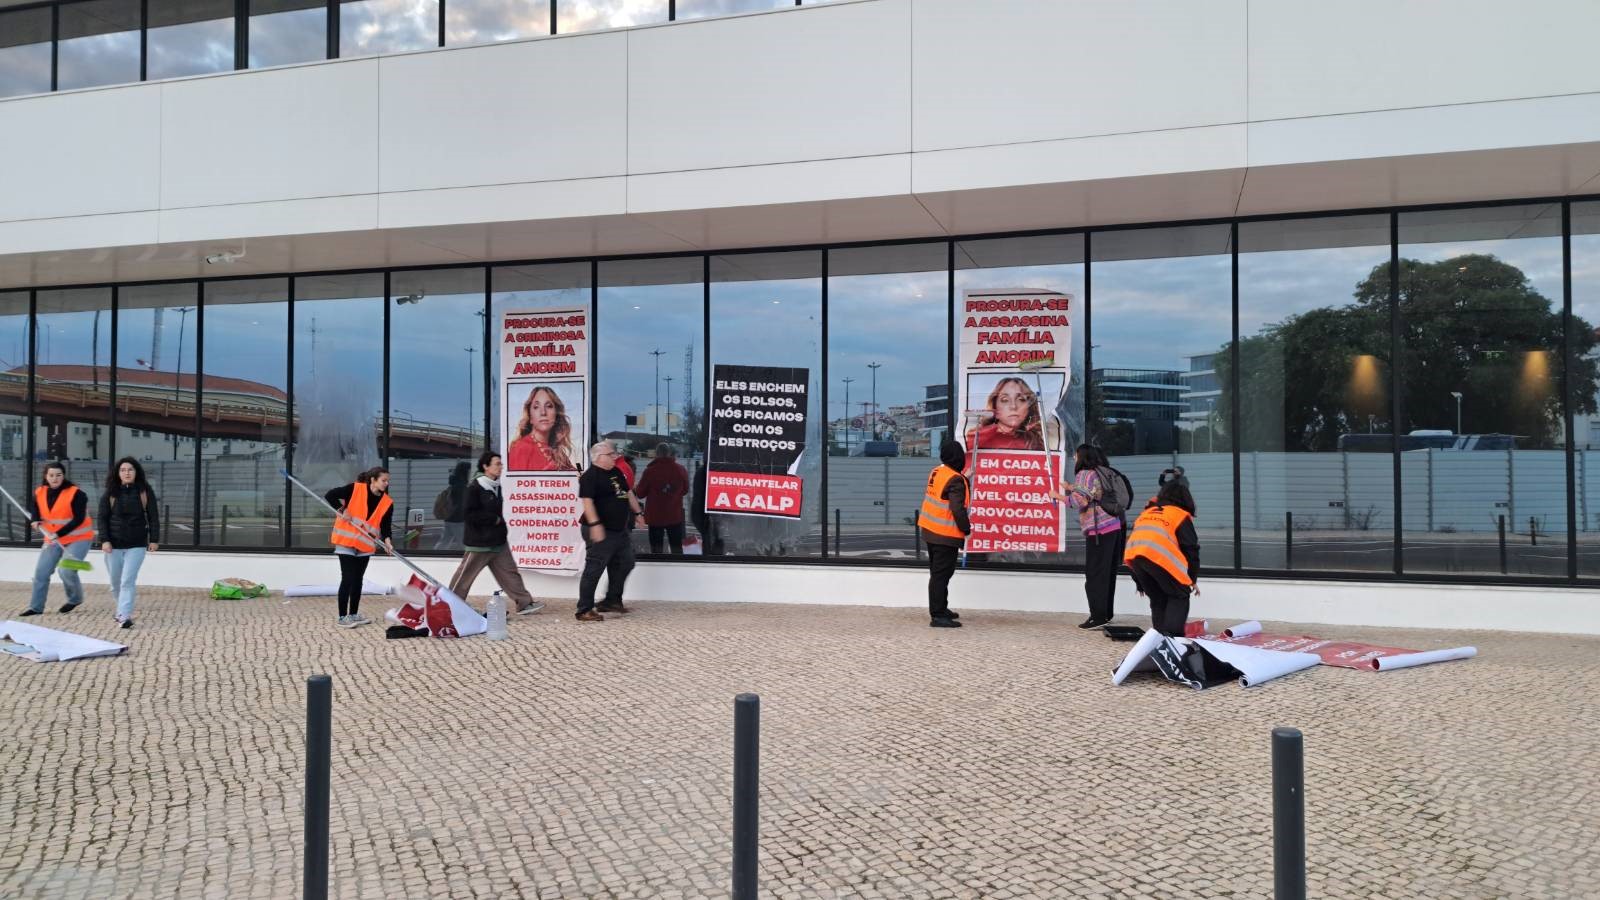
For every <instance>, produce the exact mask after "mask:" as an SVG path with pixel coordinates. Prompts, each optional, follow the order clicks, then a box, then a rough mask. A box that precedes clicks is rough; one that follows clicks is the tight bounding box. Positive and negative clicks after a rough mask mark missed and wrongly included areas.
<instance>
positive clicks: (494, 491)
mask: <svg viewBox="0 0 1600 900" xmlns="http://www.w3.org/2000/svg"><path fill="white" fill-rule="evenodd" d="M504 468H505V466H504V464H503V463H502V461H501V459H500V454H498V453H496V452H494V451H493V450H485V451H483V455H481V456H479V457H478V477H477V478H475V479H473V480H472V481H471V482H469V483H468V484H467V486H466V489H465V492H464V493H463V495H462V505H461V506H462V511H463V512H462V515H463V519H462V524H463V529H464V530H463V533H462V543H463V544H465V548H466V551H467V552H466V555H464V556H462V557H461V565H459V566H457V567H456V574H455V575H453V576H451V578H450V593H452V594H455V595H456V596H457V597H460V598H461V599H463V600H465V599H467V592H468V591H470V590H472V583H473V582H474V581H477V580H478V575H479V574H480V573H481V572H483V570H484V568H485V567H487V568H488V569H489V573H490V574H491V575H493V576H494V580H495V583H496V584H498V585H500V590H502V591H505V593H506V596H508V597H510V598H511V599H512V601H513V602H514V603H516V605H517V615H519V616H528V615H532V614H534V613H536V612H538V611H539V610H541V609H544V604H543V603H540V602H539V601H537V600H535V599H533V596H532V595H531V594H529V593H528V589H527V588H526V587H525V586H524V585H523V584H522V573H521V572H518V571H517V558H516V557H515V556H512V555H511V548H510V546H509V539H508V531H507V529H506V520H505V516H504V515H503V514H502V513H503V510H502V508H501V496H500V472H501V471H502V470H503V469H504Z"/></svg>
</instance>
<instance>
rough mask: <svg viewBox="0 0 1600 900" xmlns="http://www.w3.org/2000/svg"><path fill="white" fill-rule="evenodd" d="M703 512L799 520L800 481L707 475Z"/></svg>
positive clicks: (790, 477)
mask: <svg viewBox="0 0 1600 900" xmlns="http://www.w3.org/2000/svg"><path fill="white" fill-rule="evenodd" d="M706 511H707V512H720V513H746V514H751V515H763V516H782V517H784V518H789V519H798V518H800V478H799V477H798V476H795V475H761V474H756V473H751V472H718V471H716V470H715V469H712V470H711V471H709V472H708V473H707V474H706Z"/></svg>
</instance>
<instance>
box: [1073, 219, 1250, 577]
mask: <svg viewBox="0 0 1600 900" xmlns="http://www.w3.org/2000/svg"><path fill="white" fill-rule="evenodd" d="M1228 233H1229V229H1228V226H1226V225H1204V226H1193V227H1187V228H1155V229H1138V230H1130V231H1111V232H1097V233H1096V234H1095V235H1094V237H1093V241H1092V246H1093V248H1094V251H1093V252H1094V282H1093V285H1094V297H1093V298H1092V302H1093V303H1094V315H1093V323H1092V327H1093V336H1092V337H1093V341H1094V370H1093V371H1092V372H1090V374H1089V381H1090V386H1089V434H1090V438H1091V440H1092V441H1093V442H1094V443H1097V444H1099V445H1100V446H1101V447H1102V448H1104V449H1105V451H1106V453H1107V454H1108V455H1110V456H1111V458H1112V459H1113V460H1119V462H1118V463H1117V468H1118V469H1120V470H1121V471H1122V472H1123V473H1124V474H1126V475H1127V476H1128V480H1129V481H1131V482H1132V483H1133V493H1134V500H1135V504H1134V505H1135V507H1136V508H1137V507H1139V506H1142V501H1143V500H1144V499H1146V498H1148V497H1150V496H1151V495H1153V494H1154V493H1155V491H1156V488H1157V481H1158V477H1159V475H1160V473H1161V470H1162V469H1165V468H1168V467H1170V466H1175V465H1176V466H1183V467H1184V470H1185V472H1186V474H1187V476H1188V478H1189V483H1190V487H1191V489H1192V490H1193V492H1194V498H1195V505H1196V506H1197V508H1198V514H1197V515H1196V516H1195V528H1196V530H1198V531H1199V534H1200V546H1201V552H1200V558H1201V561H1202V565H1203V566H1204V567H1206V568H1209V569H1231V568H1232V567H1233V489H1234V484H1233V440H1232V436H1231V434H1230V433H1229V432H1230V429H1229V427H1228V415H1227V405H1226V399H1227V398H1226V396H1225V394H1224V391H1223V385H1222V381H1221V380H1220V378H1219V377H1218V366H1219V362H1218V357H1219V356H1220V355H1221V354H1222V353H1224V352H1226V350H1227V347H1228V344H1229V343H1230V342H1231V341H1232V338H1233V286H1232V256H1231V254H1230V253H1229V247H1228Z"/></svg>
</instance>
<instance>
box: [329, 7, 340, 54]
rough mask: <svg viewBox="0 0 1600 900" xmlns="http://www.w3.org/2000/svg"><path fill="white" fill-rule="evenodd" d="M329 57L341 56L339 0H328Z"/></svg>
mask: <svg viewBox="0 0 1600 900" xmlns="http://www.w3.org/2000/svg"><path fill="white" fill-rule="evenodd" d="M328 58H329V59H338V58H339V0H328Z"/></svg>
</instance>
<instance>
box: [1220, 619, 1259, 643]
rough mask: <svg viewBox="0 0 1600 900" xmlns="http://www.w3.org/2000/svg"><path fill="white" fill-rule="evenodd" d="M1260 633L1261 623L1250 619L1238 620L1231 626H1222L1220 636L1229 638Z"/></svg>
mask: <svg viewBox="0 0 1600 900" xmlns="http://www.w3.org/2000/svg"><path fill="white" fill-rule="evenodd" d="M1260 633H1261V623H1260V622H1257V621H1256V620H1255V619H1251V620H1250V621H1248V622H1240V623H1239V624H1237V625H1235V626H1233V627H1232V628H1224V629H1223V630H1222V636H1223V637H1225V638H1229V639H1232V638H1242V637H1249V636H1250V635H1252V634H1260Z"/></svg>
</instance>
